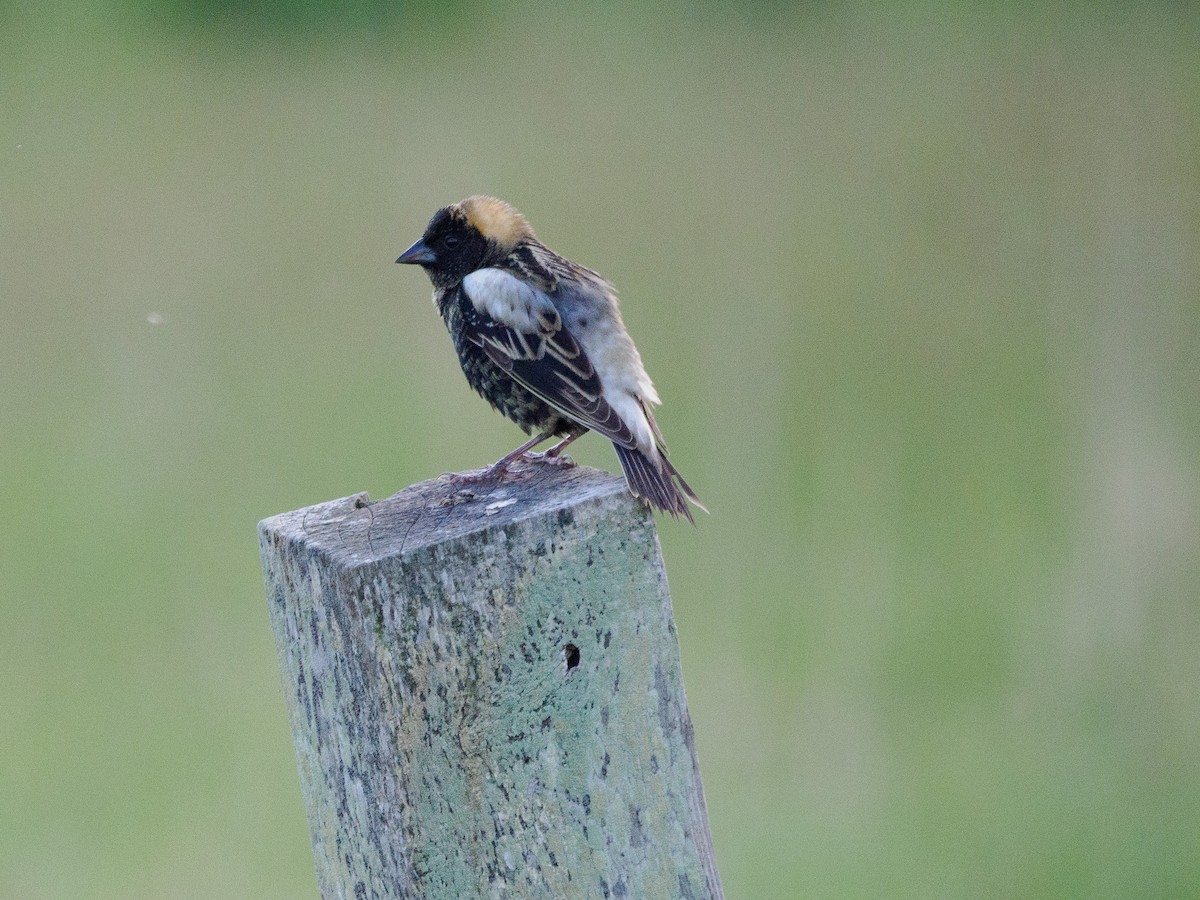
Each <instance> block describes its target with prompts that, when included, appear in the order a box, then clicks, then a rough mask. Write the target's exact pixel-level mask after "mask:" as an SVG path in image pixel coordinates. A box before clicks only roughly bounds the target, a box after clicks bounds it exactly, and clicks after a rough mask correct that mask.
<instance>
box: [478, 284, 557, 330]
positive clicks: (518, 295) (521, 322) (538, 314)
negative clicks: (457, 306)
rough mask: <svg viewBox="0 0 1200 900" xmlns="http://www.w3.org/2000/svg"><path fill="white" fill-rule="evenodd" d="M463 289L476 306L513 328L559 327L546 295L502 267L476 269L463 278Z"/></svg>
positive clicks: (540, 328) (537, 328)
mask: <svg viewBox="0 0 1200 900" xmlns="http://www.w3.org/2000/svg"><path fill="white" fill-rule="evenodd" d="M463 290H465V291H466V292H467V297H469V298H470V300H471V305H472V306H474V307H475V309H476V310H478V311H479V312H481V313H483V314H484V315H487V316H490V317H491V318H493V319H495V320H496V321H497V322H499V323H500V324H501V325H504V326H505V327H507V328H512V329H513V330H514V331H519V332H522V333H525V334H530V333H536V332H541V333H543V334H545V333H552V332H556V331H558V330H559V329H560V328H562V318H561V317H560V316H559V314H558V310H557V309H555V308H554V304H553V303H552V302H551V301H550V298H549V297H547V296H546V295H545V294H544V293H543V292H541V291H539V290H538V289H537V288H534V287H531V286H530V285H528V284H526V283H525V282H523V281H521V279H519V278H517V277H516V276H514V275H510V274H509V273H508V272H505V271H504V270H502V269H477V270H476V271H474V272H472V273H471V274H470V275H468V276H467V277H466V278H464V279H463Z"/></svg>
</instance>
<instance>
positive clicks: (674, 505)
mask: <svg viewBox="0 0 1200 900" xmlns="http://www.w3.org/2000/svg"><path fill="white" fill-rule="evenodd" d="M613 447H615V448H616V451H617V459H619V460H621V468H622V469H624V470H625V482H626V483H627V484H628V485H629V490H630V492H631V493H632V494H633V496H635V497H639V498H641V500H642V501H644V502H645V503H647V504H648V505H650V506H652V507H654V508H655V509H661V510H662V511H663V512H667V513H670V514H671V515H673V516H684V517H686V518H687V520H688V521H689V522H691V523H692V524H693V525H695V524H696V520H695V519H693V518H692V511H691V510H690V509H689V508H688V501H689V500H690V501H691V502H692V503H694V504H695V505H696V506H697V507H698V508H700V509H704V504H703V503H701V502H700V498H699V497H697V496H696V493H695V491H693V490H692V489H691V488H690V487H689V486H688V483H687V482H686V481H684V480H683V476H682V475H680V474H679V473H678V472H677V471H676V470H675V467H674V466H673V465H671V463H670V462H669V461H668V460H667V458H666V457H665V456H663V455H661V454H659V457H658V462H659V465H660V466H661V467H662V468H661V469H659V468H658V467H656V466H655V465H654V462H653V461H652V460H650V459H647V458H646V456H645V454H643V453H642V452H641V451H640V450H637V449H633V450H630V449H629V448H627V447H622V446H621V445H620V444H613ZM704 511H705V512H708V510H707V509H704Z"/></svg>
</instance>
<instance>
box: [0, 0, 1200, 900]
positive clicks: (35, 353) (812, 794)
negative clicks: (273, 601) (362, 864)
mask: <svg viewBox="0 0 1200 900" xmlns="http://www.w3.org/2000/svg"><path fill="white" fill-rule="evenodd" d="M478 191H485V192H490V193H495V194H497V195H499V196H502V197H505V198H507V199H509V200H510V201H512V202H513V203H515V204H516V205H517V206H518V207H519V208H521V209H522V210H523V211H525V212H526V213H527V214H528V215H529V217H530V218H531V220H532V221H533V223H534V225H535V227H536V228H537V229H538V231H539V233H540V235H541V237H542V238H543V239H544V240H546V242H547V243H548V244H549V245H550V246H551V247H553V248H555V249H556V250H559V251H560V252H562V253H564V254H566V255H568V256H571V257H572V258H575V259H578V260H579V261H581V262H584V263H586V264H588V265H591V266H593V267H595V268H597V269H599V270H600V271H602V272H603V273H604V274H605V275H606V276H608V277H609V278H610V279H612V280H613V281H614V282H615V283H616V284H617V285H618V287H619V288H621V290H622V296H623V298H624V306H623V309H624V312H625V317H626V321H627V323H628V324H629V326H630V328H631V330H632V332H633V334H634V336H635V337H636V339H637V341H638V344H639V347H640V349H641V351H642V354H643V357H644V358H645V360H646V362H647V365H648V368H649V369H650V371H651V374H652V375H653V376H654V377H655V381H656V383H657V385H658V388H659V390H660V392H661V393H662V395H663V397H664V399H665V400H666V405H665V407H664V411H663V413H662V415H661V416H660V422H661V424H662V425H663V427H664V429H665V431H666V433H667V435H668V437H669V438H670V440H671V444H672V448H673V450H674V454H673V457H674V459H675V460H676V462H677V464H678V465H679V467H680V469H681V470H682V471H683V472H684V473H685V475H686V476H687V478H688V479H689V480H690V481H691V483H692V484H693V485H694V486H695V487H696V488H697V490H698V491H699V492H700V494H701V496H702V497H703V498H704V499H705V500H706V502H707V503H708V505H709V507H710V508H711V509H712V511H713V515H712V516H709V517H703V519H702V521H701V522H700V525H699V528H698V529H696V530H692V529H690V528H687V527H686V526H681V525H679V524H677V523H674V522H667V523H664V524H663V525H662V534H663V545H664V552H665V555H666V560H667V565H668V569H669V572H670V576H671V582H672V593H673V597H674V603H675V611H676V617H677V620H678V625H679V634H680V640H681V644H682V650H683V659H684V667H685V674H686V679H687V687H688V698H689V702H690V706H691V711H692V716H693V720H694V722H695V725H696V733H697V741H698V745H699V752H700V758H701V763H702V766H703V772H704V781H705V788H706V792H707V796H708V802H709V813H710V818H711V822H712V830H713V836H714V840H715V843H716V851H717V857H718V861H719V864H720V867H721V872H722V876H723V879H724V882H725V885H726V889H727V892H728V894H729V896H730V897H731V898H734V897H747V898H749V897H755V898H757V897H793V896H819V897H863V896H891V897H905V896H911V897H923V898H925V897H963V896H987V897H1071V896H1077V897H1089V898H1095V897H1112V898H1132V897H1183V896H1194V895H1196V894H1197V893H1200V817H1198V815H1197V811H1198V810H1200V777H1198V773H1200V653H1198V652H1197V646H1198V644H1200V603H1198V599H1200V598H1198V588H1200V553H1198V548H1200V466H1198V459H1200V457H1198V455H1197V451H1198V449H1200V405H1198V404H1197V400H1196V397H1197V386H1198V385H1200V254H1198V252H1197V251H1198V250H1200V16H1197V14H1196V13H1195V11H1194V10H1192V9H1188V8H1187V7H1186V6H1185V5H1179V6H1176V5H1174V4H1166V3H1164V4H1142V5H1131V6H1121V5H1116V4H1113V5H1103V4H1100V5H1085V4H1079V5H1054V6H1050V7H1047V6H1044V5H1036V6H1035V5H1033V4H1028V5H1024V6H1012V7H1006V8H1004V9H999V8H993V7H992V6H991V5H989V4H982V3H981V4H977V5H965V6H960V5H941V4H917V5H914V6H906V5H867V6H859V5H854V4H832V5H828V6H797V7H793V6H791V5H789V4H761V5H754V6H749V7H746V6H742V5H737V4H733V3H719V2H718V3H707V4H706V3H692V4H684V3H673V4H665V5H660V6H657V7H655V8H654V9H653V10H646V9H643V8H642V7H641V6H639V5H636V4H632V3H622V4H616V5H614V6H606V7H604V8H603V9H596V8H592V7H591V6H589V5H586V4H582V3H567V4H555V5H549V4H547V5H539V4H536V3H516V4H479V3H471V2H458V3H454V4H450V5H448V6H438V5H435V4H428V5H421V4H416V5H410V6H397V7H391V6H389V5H385V4H376V3H370V2H360V3H359V4H351V5H349V6H348V7H347V8H345V9H341V10H338V11H333V10H330V9H327V8H326V7H324V6H320V5H303V4H301V5H292V4H282V3H270V2H258V3H252V4H250V5H248V6H246V5H242V4H233V3H221V2H216V3H199V2H192V3H189V2H185V0H177V2H175V3H168V4H151V3H149V2H145V3H136V2H131V3H127V4H116V5H108V6H104V5H100V6H91V5H84V4H74V3H71V2H62V3H56V4H46V5H41V6H33V5H21V4H13V3H7V4H3V5H0V385H2V388H3V390H2V391H0V496H2V498H3V504H4V506H3V512H4V513H5V514H4V515H3V517H0V622H2V623H3V627H2V628H0V897H5V898H7V897H12V898H25V900H40V898H52V897H53V898H68V897H70V898H74V897H90V898H107V897H112V898H117V897H120V898H130V897H147V898H151V897H153V898H171V897H189V898H190V897H205V898H222V897H230V898H238V897H256V898H276V897H277V898H296V897H315V895H316V891H315V881H314V878H313V875H312V864H311V854H310V850H309V847H308V837H307V826H306V823H305V821H304V815H303V809H302V804H301V799H300V794H299V788H298V782H297V778H296V774H295V766H294V757H293V754H292V749H291V744H290V736H289V733H288V728H287V722H286V718H285V712H284V703H283V698H282V695H281V689H280V684H279V675H278V670H277V667H276V663H275V649H274V646H273V644H272V639H271V633H270V630H269V626H268V621H267V615H266V606H265V601H264V599H263V596H262V587H261V575H260V571H259V566H258V558H257V545H256V541H255V532H254V526H255V523H256V521H257V520H258V519H260V518H263V517H265V516H268V515H271V514H274V513H277V512H281V511H284V510H288V509H293V508H296V507H300V506H304V505H308V504H312V503H316V502H320V501H323V500H327V499H331V498H334V497H340V496H345V495H347V494H350V493H353V492H355V491H358V490H363V489H366V490H369V491H370V492H371V494H372V496H385V495H387V494H389V493H392V492H394V491H395V490H398V489H399V488H401V487H403V486H405V485H407V484H409V483H411V482H414V481H418V480H421V479H424V478H428V477H432V476H435V475H437V474H438V473H440V472H442V471H446V470H455V469H461V468H468V467H474V466H478V465H481V464H484V463H486V462H489V461H491V460H493V459H494V458H496V457H498V456H499V455H500V454H501V453H503V452H504V451H506V450H508V449H510V448H511V446H513V445H514V444H515V442H516V441H517V439H518V437H519V435H518V432H517V431H516V429H515V428H513V427H512V426H511V425H508V424H506V423H505V422H503V421H502V420H501V419H500V418H499V417H498V416H496V415H495V414H494V413H492V412H491V411H490V410H488V409H487V408H486V406H485V405H484V404H482V403H481V402H480V401H479V400H478V398H476V397H475V396H474V395H473V394H472V393H471V392H470V391H469V390H468V389H467V388H466V387H465V384H464V383H463V381H462V377H461V374H460V373H459V372H458V371H457V369H456V364H455V361H454V359H453V355H452V353H451V351H450V346H449V342H448V339H447V337H446V335H445V334H444V330H443V328H442V326H441V323H440V322H439V321H438V319H437V317H436V315H435V314H434V312H433V311H432V309H431V307H430V304H429V287H428V285H427V284H426V283H425V281H424V279H423V278H422V277H421V276H420V273H417V272H411V271H408V270H403V271H402V270H400V269H399V268H398V267H396V266H394V265H393V264H392V260H394V259H395V257H396V255H397V254H398V252H399V251H400V250H402V249H403V248H404V247H406V246H407V245H408V244H409V243H410V242H411V241H412V240H413V239H414V238H415V237H416V236H417V235H418V234H419V233H420V231H421V230H422V228H423V226H424V224H425V222H426V220H427V219H428V217H429V215H430V214H431V213H432V212H433V210H434V209H435V208H436V207H438V206H439V205H442V204H444V203H446V202H449V201H452V200H456V199H459V198H461V197H463V196H465V195H467V194H469V193H473V192H478ZM576 446H577V447H578V448H579V450H578V452H577V453H576V454H575V455H576V458H577V459H579V460H581V461H583V462H587V463H591V464H595V465H601V466H606V467H608V468H610V469H611V468H614V467H615V465H616V463H615V459H613V458H612V454H611V449H609V448H607V447H606V446H604V442H602V441H599V440H597V439H594V438H592V439H588V440H586V441H583V442H581V443H580V444H579V445H576Z"/></svg>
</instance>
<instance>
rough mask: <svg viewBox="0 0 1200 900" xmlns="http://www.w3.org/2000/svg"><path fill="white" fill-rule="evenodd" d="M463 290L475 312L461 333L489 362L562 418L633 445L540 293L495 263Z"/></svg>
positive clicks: (583, 357)
mask: <svg viewBox="0 0 1200 900" xmlns="http://www.w3.org/2000/svg"><path fill="white" fill-rule="evenodd" d="M463 290H464V292H465V293H466V295H467V299H468V300H470V302H471V306H472V307H473V308H474V310H475V312H476V313H477V315H476V316H470V317H468V318H467V319H466V320H465V321H464V325H465V327H466V328H465V334H466V337H467V339H468V340H470V341H471V342H472V343H474V344H476V345H478V346H479V347H480V348H482V349H483V352H484V353H486V354H487V355H488V358H489V359H491V360H492V362H494V363H495V364H496V365H498V366H499V367H500V368H501V369H503V370H504V371H505V372H507V373H508V374H509V375H511V376H512V377H513V379H514V380H515V381H517V382H518V383H520V384H521V385H523V386H525V387H526V388H528V389H529V390H530V391H532V392H533V393H534V394H536V395H537V396H538V397H540V398H541V399H543V400H545V401H546V402H547V403H548V404H550V405H551V406H552V407H554V408H555V409H556V410H558V411H559V412H560V413H562V414H563V415H564V416H566V417H567V418H569V419H572V420H574V421H576V422H578V423H580V424H581V425H586V426H587V427H588V428H590V429H592V430H593V431H597V432H599V433H600V434H603V435H604V436H605V437H607V438H608V439H609V440H611V441H613V442H614V443H617V444H620V445H621V446H623V447H629V448H633V447H636V446H637V440H636V438H635V437H634V434H633V431H632V430H631V429H630V427H629V425H628V424H627V423H626V422H625V421H624V420H623V419H622V418H621V416H620V415H618V414H617V411H616V410H615V409H613V407H612V406H611V405H610V404H609V402H608V400H606V399H605V397H604V387H603V385H602V384H601V382H600V377H599V376H598V375H597V374H596V369H595V368H594V367H593V365H592V363H591V360H589V359H588V357H587V354H586V353H584V352H583V348H582V347H581V346H580V345H579V342H578V341H577V340H576V339H575V338H574V336H572V334H571V333H570V332H569V331H568V330H567V329H566V328H565V327H564V325H563V320H562V316H561V315H560V314H559V311H558V309H557V308H556V307H555V306H554V303H553V301H552V300H551V299H550V297H549V296H548V295H547V294H546V293H545V292H543V291H540V290H538V289H537V288H534V287H532V286H530V285H529V284H526V283H525V282H524V281H522V280H521V279H519V278H517V277H516V276H515V275H512V274H510V273H509V272H506V271H504V270H503V269H495V268H489V269H479V270H478V271H475V272H472V273H471V274H470V275H468V276H467V277H466V278H464V279H463Z"/></svg>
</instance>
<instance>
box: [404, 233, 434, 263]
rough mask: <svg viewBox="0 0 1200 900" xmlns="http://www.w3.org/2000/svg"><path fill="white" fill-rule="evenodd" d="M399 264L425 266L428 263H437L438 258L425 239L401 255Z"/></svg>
mask: <svg viewBox="0 0 1200 900" xmlns="http://www.w3.org/2000/svg"><path fill="white" fill-rule="evenodd" d="M396 262H398V263H416V264H417V265H420V266H423V265H426V264H427V263H434V262H437V257H436V256H434V255H433V251H432V250H430V249H429V247H428V246H427V245H426V243H425V239H424V238H422V239H421V240H419V241H417V242H416V243H415V244H413V245H412V246H411V247H409V248H408V249H407V250H405V251H404V252H403V253H401V254H400V258H399V259H398V260H396Z"/></svg>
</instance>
